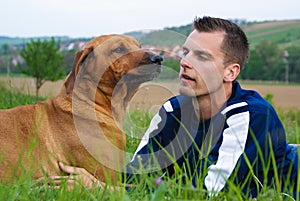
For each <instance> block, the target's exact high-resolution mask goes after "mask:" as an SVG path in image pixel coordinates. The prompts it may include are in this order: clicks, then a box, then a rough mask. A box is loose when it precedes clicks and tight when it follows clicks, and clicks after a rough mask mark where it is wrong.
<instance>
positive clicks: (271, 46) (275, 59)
mask: <svg viewBox="0 0 300 201" xmlns="http://www.w3.org/2000/svg"><path fill="white" fill-rule="evenodd" d="M255 49H256V52H257V53H258V54H259V55H260V57H261V58H262V60H263V64H264V66H263V68H264V75H265V76H264V77H265V79H266V80H276V81H284V79H285V64H284V62H283V60H282V58H283V50H281V49H279V47H278V44H277V43H276V42H274V41H267V40H264V41H262V42H260V43H259V44H257V46H256V48H255Z"/></svg>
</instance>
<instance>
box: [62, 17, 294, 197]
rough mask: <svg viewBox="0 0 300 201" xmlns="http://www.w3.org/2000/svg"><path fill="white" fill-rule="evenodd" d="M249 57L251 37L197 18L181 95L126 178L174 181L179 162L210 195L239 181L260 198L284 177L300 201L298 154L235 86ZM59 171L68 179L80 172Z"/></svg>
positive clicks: (256, 102)
mask: <svg viewBox="0 0 300 201" xmlns="http://www.w3.org/2000/svg"><path fill="white" fill-rule="evenodd" d="M248 52H249V46H248V41H247V38H246V35H245V33H244V32H243V31H242V30H241V29H240V27H238V26H237V25H236V24H234V23H231V22H230V21H227V20H224V19H220V18H211V17H203V18H196V19H195V21H194V30H193V31H192V32H191V33H190V35H189V36H188V38H187V40H186V42H185V43H184V45H183V57H182V59H181V62H180V65H181V70H180V75H179V78H180V88H179V91H180V95H179V96H176V97H173V98H171V99H170V100H168V101H167V102H166V103H165V104H164V105H163V106H162V107H161V109H160V110H159V112H158V114H157V115H155V116H154V118H153V119H152V121H151V124H150V127H149V128H148V130H147V131H146V133H145V136H144V138H143V139H142V141H141V143H140V145H139V146H138V148H137V150H136V152H135V154H134V157H133V159H132V161H131V162H130V164H128V166H127V167H126V176H127V177H128V178H127V179H130V177H131V175H132V174H138V173H141V172H140V170H141V169H142V170H143V171H146V172H147V171H149V172H151V171H156V170H163V172H166V173H167V175H172V174H173V173H174V164H175V163H177V164H178V165H179V167H189V168H187V169H188V171H187V172H186V175H188V177H190V178H193V182H194V183H193V184H194V185H203V186H204V188H206V189H207V190H208V192H209V194H211V195H213V194H217V193H218V192H220V191H221V190H222V189H224V188H226V186H227V184H228V182H233V183H236V184H240V183H244V184H245V185H244V186H245V188H244V189H243V192H244V193H245V194H247V195H249V196H253V197H255V196H256V195H257V193H258V191H259V188H260V184H267V185H274V182H275V179H274V178H275V177H276V174H278V178H279V179H280V182H281V185H282V187H286V185H288V184H289V185H290V186H291V187H292V188H294V196H296V190H297V189H296V186H297V185H296V183H295V182H296V181H297V174H298V154H297V150H296V149H295V148H293V147H292V146H289V145H288V144H287V142H286V136H285V131H284V128H283V125H282V123H281V122H280V120H279V118H278V116H277V114H276V112H275V110H274V109H273V107H272V106H271V105H270V104H269V103H268V102H267V101H265V100H264V99H263V98H262V97H261V96H260V95H259V94H258V93H256V92H255V91H248V90H244V89H242V88H241V86H240V85H239V83H238V82H237V81H236V78H237V77H238V75H239V72H240V70H241V69H242V68H243V67H244V65H245V62H246V61H247V59H248ZM60 167H61V169H62V170H64V171H65V172H67V173H72V172H74V171H75V170H74V169H73V168H71V167H69V166H64V165H63V164H60ZM141 167H142V168H141ZM80 171H83V170H80ZM196 175H198V176H199V177H202V178H203V180H204V183H203V184H199V182H197V176H196ZM89 177H90V175H89ZM83 178H88V177H83Z"/></svg>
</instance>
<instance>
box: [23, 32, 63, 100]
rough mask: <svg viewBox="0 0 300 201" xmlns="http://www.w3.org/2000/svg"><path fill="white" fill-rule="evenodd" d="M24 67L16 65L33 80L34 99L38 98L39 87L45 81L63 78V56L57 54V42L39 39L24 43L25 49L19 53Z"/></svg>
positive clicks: (52, 39)
mask: <svg viewBox="0 0 300 201" xmlns="http://www.w3.org/2000/svg"><path fill="white" fill-rule="evenodd" d="M20 55H21V56H22V57H23V58H24V60H25V65H20V64H19V65H18V67H19V69H20V71H21V72H22V73H24V74H26V75H29V76H32V77H34V78H35V87H36V98H37V99H38V97H39V90H40V88H41V86H42V85H43V84H44V83H45V82H46V81H47V80H49V81H56V80H58V79H61V78H62V77H63V76H65V73H66V69H65V68H64V67H62V64H63V60H64V56H63V54H62V53H60V52H59V42H56V41H55V40H54V38H53V37H52V38H51V40H44V41H41V40H40V39H38V40H36V41H34V40H33V39H31V40H30V42H28V43H26V48H25V49H23V50H21V51H20Z"/></svg>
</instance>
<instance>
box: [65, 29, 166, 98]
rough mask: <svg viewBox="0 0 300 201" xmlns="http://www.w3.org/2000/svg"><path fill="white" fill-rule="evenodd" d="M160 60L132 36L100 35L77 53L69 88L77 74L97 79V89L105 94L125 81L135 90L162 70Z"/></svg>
mask: <svg viewBox="0 0 300 201" xmlns="http://www.w3.org/2000/svg"><path fill="white" fill-rule="evenodd" d="M161 61H162V57H160V56H159V55H155V54H153V53H151V52H149V51H147V50H143V49H142V48H141V45H140V44H139V42H138V41H136V40H135V39H134V38H132V37H129V36H125V35H116V34H113V35H104V36H99V37H96V38H94V39H92V40H91V41H90V42H88V43H87V45H86V47H85V48H84V49H83V50H81V51H79V52H77V53H76V57H75V65H74V68H73V70H72V72H71V73H70V74H69V75H68V77H67V79H66V82H65V88H66V92H67V94H69V93H72V91H73V88H74V83H75V81H76V79H77V77H78V74H81V78H83V79H85V80H89V81H92V82H93V83H96V84H97V85H98V86H97V88H98V90H101V91H103V92H104V93H106V94H110V95H112V93H115V92H114V90H115V87H116V86H117V85H118V86H120V88H124V86H125V85H126V90H127V91H128V90H129V89H130V90H134V88H137V87H138V86H139V85H140V84H141V83H143V82H145V81H149V80H152V79H153V78H155V77H156V76H157V75H158V74H159V73H160V72H161ZM129 85H130V86H129ZM127 95H128V94H127ZM127 95H125V96H127ZM122 96H124V94H123V95H122ZM123 98H124V97H123Z"/></svg>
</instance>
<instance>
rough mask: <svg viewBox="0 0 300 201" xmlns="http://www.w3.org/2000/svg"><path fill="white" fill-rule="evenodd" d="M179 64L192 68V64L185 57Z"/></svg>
mask: <svg viewBox="0 0 300 201" xmlns="http://www.w3.org/2000/svg"><path fill="white" fill-rule="evenodd" d="M180 66H181V67H182V68H192V65H191V64H190V63H189V62H188V61H187V60H186V59H185V58H182V59H181V60H180Z"/></svg>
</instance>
